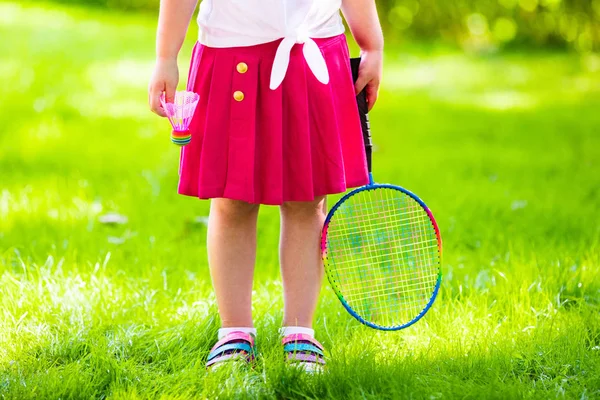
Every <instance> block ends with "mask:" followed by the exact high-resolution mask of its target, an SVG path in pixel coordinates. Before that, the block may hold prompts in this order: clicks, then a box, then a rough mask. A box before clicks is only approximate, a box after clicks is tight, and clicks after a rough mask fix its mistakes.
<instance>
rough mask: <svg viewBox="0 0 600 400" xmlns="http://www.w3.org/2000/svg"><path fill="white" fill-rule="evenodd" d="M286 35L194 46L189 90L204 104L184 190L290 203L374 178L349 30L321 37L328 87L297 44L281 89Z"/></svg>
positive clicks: (185, 154) (187, 156)
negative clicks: (277, 74) (277, 67)
mask: <svg viewBox="0 0 600 400" xmlns="http://www.w3.org/2000/svg"><path fill="white" fill-rule="evenodd" d="M279 42H280V41H279V40H278V41H275V42H270V43H265V44H260V45H256V46H250V47H235V48H231V47H229V48H213V47H207V46H204V45H201V44H199V43H197V44H196V46H195V47H194V51H193V54H192V61H191V66H190V72H189V79H188V90H192V91H194V92H196V93H198V94H199V95H200V102H199V104H198V107H197V108H196V112H195V114H194V117H193V119H192V122H191V124H190V130H191V133H192V139H191V142H190V143H189V144H188V145H187V146H185V147H183V148H182V150H181V157H180V168H179V187H178V192H179V193H180V194H183V195H188V196H195V197H199V198H201V199H208V198H217V197H222V198H228V199H234V200H242V201H245V202H248V203H259V204H271V205H280V204H282V203H283V202H287V201H313V200H314V199H315V197H317V196H323V195H327V194H333V193H341V192H344V191H345V190H346V189H348V188H352V187H357V186H362V185H365V184H367V183H368V181H369V178H368V172H367V167H366V161H365V151H364V145H363V138H362V133H361V127H360V119H359V116H358V109H357V106H356V97H355V93H354V85H353V81H352V74H351V71H350V61H349V52H348V46H347V43H346V37H345V36H344V35H340V36H335V37H331V38H325V39H315V42H316V43H317V45H318V46H319V48H320V49H321V51H322V53H323V55H324V58H325V60H326V63H327V68H328V70H329V77H330V80H329V83H328V84H323V83H321V82H319V81H318V80H317V79H316V78H315V76H314V75H313V73H312V71H311V70H310V68H309V67H308V65H307V64H306V61H305V59H304V56H303V53H302V46H303V45H302V44H296V45H294V47H293V48H292V51H291V55H290V62H289V66H288V70H287V73H286V76H285V79H284V81H283V82H282V84H281V85H280V86H279V87H278V88H277V89H275V90H271V89H270V88H269V79H270V75H271V68H272V66H273V59H274V57H275V52H276V50H277V47H278V45H279Z"/></svg>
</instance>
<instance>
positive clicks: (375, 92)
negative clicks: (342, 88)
mask: <svg viewBox="0 0 600 400" xmlns="http://www.w3.org/2000/svg"><path fill="white" fill-rule="evenodd" d="M378 96H379V84H377V83H376V82H374V81H371V82H369V83H368V84H367V103H368V104H369V111H371V109H372V108H373V106H374V105H375V102H376V101H377V97H378Z"/></svg>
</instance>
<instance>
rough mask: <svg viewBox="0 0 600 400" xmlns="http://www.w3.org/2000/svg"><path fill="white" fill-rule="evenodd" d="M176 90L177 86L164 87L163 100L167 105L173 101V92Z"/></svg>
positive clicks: (168, 85) (167, 85)
mask: <svg viewBox="0 0 600 400" xmlns="http://www.w3.org/2000/svg"><path fill="white" fill-rule="evenodd" d="M176 90H177V85H170V84H168V83H167V84H166V85H165V99H166V101H167V103H173V102H174V101H175V91H176Z"/></svg>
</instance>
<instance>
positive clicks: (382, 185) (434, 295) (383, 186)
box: [321, 173, 442, 331]
mask: <svg viewBox="0 0 600 400" xmlns="http://www.w3.org/2000/svg"><path fill="white" fill-rule="evenodd" d="M376 189H393V190H397V191H399V192H402V193H404V194H406V195H408V196H410V197H412V198H413V199H414V200H415V201H416V202H417V203H419V205H420V206H421V207H423V209H424V210H425V211H426V212H427V214H428V215H429V219H430V220H431V223H432V225H433V227H434V229H435V231H436V235H437V237H438V242H439V246H440V248H439V252H440V264H441V259H442V252H441V237H440V233H439V228H438V226H437V222H436V221H435V219H434V218H433V214H432V213H431V210H429V208H428V207H427V205H426V204H425V202H423V200H421V199H420V198H419V197H418V196H417V195H416V194H414V193H413V192H411V191H410V190H407V189H404V188H403V187H400V186H396V185H391V184H388V183H375V181H374V180H373V174H372V173H369V184H368V185H366V186H362V187H359V188H357V189H354V190H352V191H351V192H349V193H347V194H345V195H344V196H343V197H342V198H341V199H340V200H338V202H337V203H335V205H334V206H333V207H332V208H331V210H329V213H328V214H327V218H325V223H324V224H323V231H322V232H321V235H323V237H324V238H325V242H326V241H327V229H328V228H329V221H331V218H333V216H334V214H335V212H336V211H337V209H338V208H340V206H341V205H342V204H344V203H345V202H346V200H348V199H349V198H351V197H352V196H354V195H356V194H358V193H360V192H364V191H367V190H376ZM326 248H327V244H325V249H324V251H326ZM325 272H326V273H327V280H328V281H329V284H330V285H331V286H337V285H336V284H335V283H334V282H335V279H333V277H332V276H331V275H330V274H329V271H328V270H327V268H326V269H325ZM441 283H442V269H441V267H440V273H439V275H438V278H437V281H436V283H435V287H434V289H433V293H432V295H431V298H430V299H429V302H428V303H427V305H426V306H425V308H423V310H422V311H421V312H420V313H419V314H418V315H417V316H416V317H415V318H414V319H412V320H411V321H409V322H407V323H406V324H403V325H399V326H394V327H386V326H380V325H377V324H374V323H372V322H369V321H367V320H365V319H364V318H362V317H361V316H360V315H358V314H357V313H356V311H354V310H353V309H352V307H350V305H349V304H348V303H347V302H346V300H345V299H344V297H343V296H342V294H341V293H338V292H335V291H334V292H335V293H336V296H337V297H338V299H340V302H341V303H342V305H343V306H344V308H345V309H346V311H348V313H350V315H352V316H353V317H354V318H356V319H357V320H358V321H359V322H360V323H362V324H364V325H367V326H369V327H371V328H374V329H378V330H381V331H398V330H400V329H404V328H408V327H409V326H411V325H413V324H414V323H416V322H417V321H419V320H420V319H421V318H423V316H424V315H425V314H426V313H427V311H429V309H430V308H431V306H432V305H433V303H434V302H435V299H436V298H437V295H438V292H439V290H440V285H441Z"/></svg>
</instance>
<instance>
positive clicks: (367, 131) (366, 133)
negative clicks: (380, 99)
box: [350, 57, 373, 173]
mask: <svg viewBox="0 0 600 400" xmlns="http://www.w3.org/2000/svg"><path fill="white" fill-rule="evenodd" d="M359 66H360V57H358V58H351V59H350V67H351V69H352V79H353V80H354V83H356V80H357V79H358V67H359ZM356 104H357V105H358V115H359V116H360V125H361V127H362V133H363V141H364V144H365V154H366V155H367V168H368V170H369V173H371V162H372V153H373V142H372V140H371V125H370V124H369V105H368V104H367V91H366V90H365V89H363V90H362V91H361V92H360V93H359V94H358V95H357V96H356Z"/></svg>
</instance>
